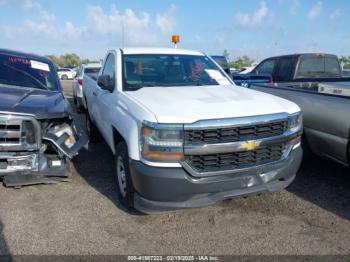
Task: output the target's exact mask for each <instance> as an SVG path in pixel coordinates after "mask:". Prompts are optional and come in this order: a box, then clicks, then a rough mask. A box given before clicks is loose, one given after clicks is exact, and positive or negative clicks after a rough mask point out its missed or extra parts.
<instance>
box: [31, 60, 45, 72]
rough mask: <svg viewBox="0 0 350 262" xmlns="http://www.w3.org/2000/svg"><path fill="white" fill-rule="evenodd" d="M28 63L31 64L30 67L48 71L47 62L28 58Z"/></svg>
mask: <svg viewBox="0 0 350 262" xmlns="http://www.w3.org/2000/svg"><path fill="white" fill-rule="evenodd" d="M30 64H31V67H32V68H34V69H38V70H43V71H46V72H50V67H49V65H48V64H45V63H41V62H38V61H35V60H30Z"/></svg>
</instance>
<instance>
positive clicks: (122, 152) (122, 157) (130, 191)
mask: <svg viewBox="0 0 350 262" xmlns="http://www.w3.org/2000/svg"><path fill="white" fill-rule="evenodd" d="M121 165H122V168H123V172H121ZM114 173H115V176H116V179H117V186H118V197H119V200H120V203H121V204H122V205H123V207H125V208H126V209H128V210H134V192H135V191H134V186H133V184H132V180H131V176H130V168H129V154H128V148H127V146H126V143H125V142H120V143H118V144H117V146H116V152H115V156H114Z"/></svg>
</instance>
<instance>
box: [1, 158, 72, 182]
mask: <svg viewBox="0 0 350 262" xmlns="http://www.w3.org/2000/svg"><path fill="white" fill-rule="evenodd" d="M69 175H70V161H69V160H68V159H67V158H63V159H62V158H59V157H58V156H57V155H48V154H41V153H35V152H33V153H30V152H27V153H3V154H1V155H0V179H2V181H3V183H4V185H5V186H6V187H21V186H26V185H34V184H52V183H58V182H61V181H68V177H69Z"/></svg>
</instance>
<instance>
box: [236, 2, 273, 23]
mask: <svg viewBox="0 0 350 262" xmlns="http://www.w3.org/2000/svg"><path fill="white" fill-rule="evenodd" d="M268 13H269V10H268V8H267V5H266V3H265V2H264V1H263V2H260V7H259V8H258V9H256V10H255V11H254V12H253V13H252V14H248V13H241V12H238V13H237V14H236V23H237V24H238V25H239V26H241V27H246V28H252V27H255V26H257V25H259V24H261V22H262V21H263V19H264V18H265V17H266V16H267V15H268Z"/></svg>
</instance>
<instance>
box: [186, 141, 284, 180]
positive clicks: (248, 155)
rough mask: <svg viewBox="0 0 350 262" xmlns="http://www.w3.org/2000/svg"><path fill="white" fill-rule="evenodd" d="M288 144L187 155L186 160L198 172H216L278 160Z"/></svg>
mask: <svg viewBox="0 0 350 262" xmlns="http://www.w3.org/2000/svg"><path fill="white" fill-rule="evenodd" d="M286 147H287V145H286V144H285V143H283V144H278V145H269V146H264V147H261V148H259V149H257V150H252V151H241V152H234V153H219V154H210V155H191V156H186V159H185V161H186V162H187V163H188V164H189V165H190V166H191V167H192V168H193V169H194V170H195V171H197V172H200V173H202V172H215V171H224V170H234V169H240V168H247V167H253V166H256V165H261V164H266V163H270V162H275V161H278V160H280V159H281V158H282V156H283V153H284V150H285V149H286Z"/></svg>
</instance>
